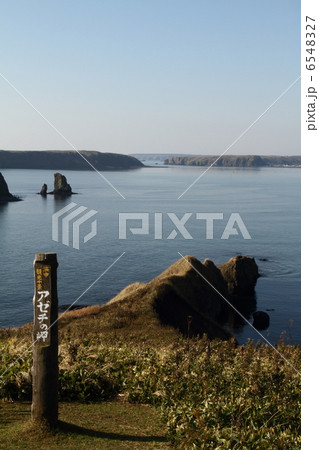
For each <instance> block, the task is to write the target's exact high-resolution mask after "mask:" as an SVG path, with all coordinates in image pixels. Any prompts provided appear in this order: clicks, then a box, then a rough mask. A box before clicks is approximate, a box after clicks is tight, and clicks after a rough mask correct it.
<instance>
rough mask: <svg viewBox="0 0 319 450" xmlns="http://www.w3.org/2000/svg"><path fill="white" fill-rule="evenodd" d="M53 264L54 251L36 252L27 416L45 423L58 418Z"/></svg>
mask: <svg viewBox="0 0 319 450" xmlns="http://www.w3.org/2000/svg"><path fill="white" fill-rule="evenodd" d="M57 267H58V262H57V257H56V253H36V255H35V260H34V278H35V287H34V297H33V308H34V323H33V342H34V346H33V367H32V407H31V417H32V419H33V420H36V421H41V422H45V423H46V424H47V425H49V426H53V425H55V424H56V423H57V420H58V322H57V318H58V293H57Z"/></svg>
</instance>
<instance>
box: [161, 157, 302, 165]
mask: <svg viewBox="0 0 319 450" xmlns="http://www.w3.org/2000/svg"><path fill="white" fill-rule="evenodd" d="M218 158H219V159H218ZM216 160H217V161H216ZM215 161H216V162H215ZM164 164H169V165H176V166H210V165H211V164H214V166H216V167H300V166H301V156H259V155H225V156H221V157H219V156H218V155H217V156H173V157H171V158H166V159H165V160H164Z"/></svg>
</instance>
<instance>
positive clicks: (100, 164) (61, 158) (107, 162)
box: [0, 150, 144, 170]
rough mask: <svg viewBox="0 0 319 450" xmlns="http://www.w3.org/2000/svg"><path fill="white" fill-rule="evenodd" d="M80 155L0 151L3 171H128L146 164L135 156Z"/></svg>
mask: <svg viewBox="0 0 319 450" xmlns="http://www.w3.org/2000/svg"><path fill="white" fill-rule="evenodd" d="M79 153H80V154H79ZM79 153H78V152H75V151H64V150H52V151H51V150H48V151H42V150H39V151H31V150H27V151H13V150H12V151H11V150H10V151H9V150H0V167H1V168H2V169H47V170H93V167H92V166H94V168H95V169H96V170H127V169H136V168H139V167H144V164H143V163H141V161H139V160H138V159H136V158H134V157H133V156H128V155H121V154H118V153H101V152H95V151H84V150H81V151H80V152H79ZM81 155H82V157H81ZM84 158H85V159H84ZM85 160H86V161H85ZM90 164H92V166H91V165H90Z"/></svg>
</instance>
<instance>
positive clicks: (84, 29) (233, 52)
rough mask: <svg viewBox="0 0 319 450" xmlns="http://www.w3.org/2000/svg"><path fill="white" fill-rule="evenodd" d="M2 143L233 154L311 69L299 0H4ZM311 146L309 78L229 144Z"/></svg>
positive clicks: (279, 149)
mask: <svg viewBox="0 0 319 450" xmlns="http://www.w3.org/2000/svg"><path fill="white" fill-rule="evenodd" d="M0 7H1V14H0V42H1V49H0V59H1V65H0V73H1V74H2V75H3V76H4V77H5V78H6V79H7V80H8V81H9V82H10V83H11V84H12V85H13V86H14V87H15V88H16V89H18V90H19V91H20V92H21V93H22V94H23V95H24V96H25V98H26V99H27V100H28V101H29V102H31V104H32V105H33V106H34V107H35V108H36V109H37V110H38V111H39V112H40V113H41V114H42V115H43V116H44V117H45V118H46V119H47V120H48V121H49V122H51V123H52V124H53V125H54V127H55V128H56V129H57V130H58V131H59V132H60V133H61V134H62V135H63V136H64V137H65V138H66V139H67V141H68V142H67V141H66V140H64V139H63V138H62V137H61V135H60V134H59V133H58V132H57V131H56V130H54V129H53V128H52V127H51V126H50V125H49V124H48V123H47V122H46V121H45V120H44V119H43V118H42V117H41V116H40V115H39V114H38V113H37V112H36V111H35V110H34V109H33V108H32V107H31V106H30V105H29V104H28V103H27V102H26V101H25V100H24V99H23V98H22V97H21V96H19V94H18V93H17V92H16V91H15V90H14V89H13V88H12V86H10V85H9V84H8V83H7V82H6V81H5V80H4V79H3V78H2V77H1V76H0V99H1V101H0V118H1V119H0V149H5V150H29V149H33V150H46V149H47V150H53V149H64V150H67V149H71V148H72V147H71V146H70V143H71V144H72V145H73V146H74V147H75V148H77V149H86V150H98V151H102V152H115V153H125V154H131V153H186V154H187V153H191V154H212V155H218V154H221V153H222V152H224V151H225V150H226V149H227V148H228V147H229V146H230V145H231V144H232V143H233V142H234V141H235V140H236V139H237V138H238V136H240V135H241V134H242V132H243V131H244V130H245V129H246V128H247V127H249V126H250V124H252V123H253V122H254V121H255V120H256V119H257V118H258V117H259V116H260V115H261V114H262V113H263V112H264V111H265V110H266V109H267V108H268V107H269V105H271V104H272V103H273V102H274V100H276V98H277V97H278V96H280V95H281V94H282V92H283V91H285V90H286V89H287V88H288V86H290V85H291V84H292V83H293V82H294V81H295V80H296V79H297V78H298V77H299V75H300V3H299V2H298V1H296V0H267V1H265V0H264V1H263V2H261V1H256V0H253V1H248V0H242V1H240V2H239V1H238V0H228V1H221V0H220V1H215V0H104V1H103V0H93V1H91V2H89V1H82V0H76V1H75V0H67V1H66V0H62V1H61V0H55V1H54V2H52V1H48V0H37V1H34V0H28V1H25V0H21V1H17V0H10V2H8V1H2V0H0ZM229 154H264V155H266V154H280V155H297V154H300V80H299V81H298V82H296V84H295V85H294V86H293V87H292V88H291V89H290V90H289V91H288V92H287V93H286V94H285V95H284V96H283V97H282V98H280V99H279V100H278V101H277V102H276V103H275V105H274V106H273V107H272V108H271V109H270V110H269V111H268V112H267V113H266V114H265V115H264V116H262V117H261V118H260V119H259V120H258V121H257V123H256V124H255V125H253V127H252V128H251V129H250V130H249V131H248V132H247V133H246V134H245V135H244V136H243V137H242V138H241V139H240V140H239V141H238V142H237V143H236V144H235V145H234V146H233V147H232V148H231V149H230V150H229Z"/></svg>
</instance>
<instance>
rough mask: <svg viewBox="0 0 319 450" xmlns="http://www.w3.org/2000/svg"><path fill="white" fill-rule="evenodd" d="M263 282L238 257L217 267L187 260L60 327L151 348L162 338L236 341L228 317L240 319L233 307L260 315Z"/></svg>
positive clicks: (73, 314) (249, 261)
mask: <svg viewBox="0 0 319 450" xmlns="http://www.w3.org/2000/svg"><path fill="white" fill-rule="evenodd" d="M258 277H259V273H258V267H257V264H256V262H255V260H254V258H250V257H245V256H236V257H234V258H231V259H230V260H229V261H228V262H226V263H224V264H222V265H221V266H216V265H215V264H214V263H213V261H211V260H209V259H206V260H205V261H204V262H203V263H201V262H200V261H199V260H198V259H196V258H194V257H192V256H186V257H185V258H182V259H180V260H178V261H176V262H175V263H174V264H172V265H171V266H170V267H169V268H168V269H166V270H165V271H164V272H163V273H161V274H160V275H159V276H157V277H156V278H154V279H153V280H151V281H150V282H149V283H140V282H136V283H133V284H131V285H129V286H127V287H126V288H125V289H123V290H122V291H121V292H120V293H119V294H118V295H117V296H116V297H114V298H113V299H111V300H110V301H109V302H108V303H107V304H105V305H103V306H88V307H84V308H83V309H77V310H75V311H70V312H67V313H66V314H65V315H64V316H63V317H62V318H61V327H63V328H65V327H67V328H68V327H71V328H73V327H76V329H78V330H81V329H84V328H85V330H86V333H91V332H92V333H94V328H95V327H98V330H99V333H102V334H103V335H105V336H108V338H110V339H112V338H113V337H115V336H116V337H117V338H118V337H119V336H122V335H123V338H125V339H127V337H128V336H130V337H131V338H132V339H134V340H137V341H139V340H140V339H143V340H144V339H145V340H146V341H147V342H148V341H152V339H158V336H160V335H162V336H163V338H164V336H165V339H166V338H167V336H178V334H182V335H184V336H188V337H193V336H198V335H199V336H202V335H203V334H206V335H207V336H208V337H209V338H210V339H215V338H217V339H222V340H228V339H230V338H232V337H233V336H232V334H231V332H230V331H228V329H227V327H226V326H225V324H226V323H227V322H228V320H229V317H231V318H233V316H234V314H235V315H237V316H238V314H237V313H234V310H233V308H232V307H231V306H230V305H231V304H232V305H234V306H235V307H236V309H237V310H238V311H240V312H241V313H242V314H243V316H244V317H246V318H247V319H248V318H250V317H251V315H252V313H253V312H255V310H256V297H255V292H254V288H255V285H256V282H257V279H258ZM212 286H213V287H212ZM223 297H224V298H223ZM225 299H227V301H228V302H230V304H229V303H228V302H227V301H226V300H225ZM89 317H92V318H94V324H95V325H94V327H93V328H92V327H89V328H90V330H88V329H87V325H86V324H87V323H88V321H89ZM240 324H241V325H242V323H240ZM154 336H156V338H155V337H154Z"/></svg>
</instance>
